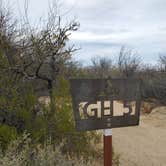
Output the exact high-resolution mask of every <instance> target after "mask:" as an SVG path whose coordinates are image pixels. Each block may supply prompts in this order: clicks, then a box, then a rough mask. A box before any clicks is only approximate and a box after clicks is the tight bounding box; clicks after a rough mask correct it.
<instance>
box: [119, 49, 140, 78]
mask: <svg viewBox="0 0 166 166" xmlns="http://www.w3.org/2000/svg"><path fill="white" fill-rule="evenodd" d="M140 64H141V60H140V58H139V57H138V55H137V54H135V53H133V51H132V50H129V49H126V48H125V47H122V48H121V50H120V53H119V57H118V69H119V71H120V74H121V75H122V76H124V77H134V76H135V75H136V73H137V71H138V70H139V67H140Z"/></svg>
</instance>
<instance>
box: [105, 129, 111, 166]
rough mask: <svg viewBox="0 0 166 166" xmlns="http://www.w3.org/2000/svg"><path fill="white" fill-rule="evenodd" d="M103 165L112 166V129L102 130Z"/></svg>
mask: <svg viewBox="0 0 166 166" xmlns="http://www.w3.org/2000/svg"><path fill="white" fill-rule="evenodd" d="M104 166H112V129H105V130H104Z"/></svg>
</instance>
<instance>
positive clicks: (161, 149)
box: [113, 107, 166, 166]
mask: <svg viewBox="0 0 166 166" xmlns="http://www.w3.org/2000/svg"><path fill="white" fill-rule="evenodd" d="M113 147H114V150H115V152H116V153H119V154H120V162H121V166H166V108H163V107H162V108H157V109H155V110H153V112H152V113H151V114H150V115H146V116H145V115H141V120H140V125H139V126H138V127H127V128H119V129H113Z"/></svg>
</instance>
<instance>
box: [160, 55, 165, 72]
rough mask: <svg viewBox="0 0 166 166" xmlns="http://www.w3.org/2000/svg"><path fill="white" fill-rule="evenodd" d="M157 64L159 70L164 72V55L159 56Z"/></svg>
mask: <svg viewBox="0 0 166 166" xmlns="http://www.w3.org/2000/svg"><path fill="white" fill-rule="evenodd" d="M159 64H160V67H161V70H162V71H164V72H166V55H159Z"/></svg>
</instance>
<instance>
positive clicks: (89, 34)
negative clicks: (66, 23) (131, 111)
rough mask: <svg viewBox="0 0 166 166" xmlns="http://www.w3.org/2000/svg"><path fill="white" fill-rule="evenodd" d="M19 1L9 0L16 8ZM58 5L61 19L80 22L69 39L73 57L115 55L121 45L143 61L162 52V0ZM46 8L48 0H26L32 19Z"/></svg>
mask: <svg viewBox="0 0 166 166" xmlns="http://www.w3.org/2000/svg"><path fill="white" fill-rule="evenodd" d="M23 1H24V0H10V4H12V6H13V7H14V8H15V9H16V11H17V12H18V11H19V10H18V4H19V8H20V9H21V10H22V9H23ZM50 1H51V0H50ZM58 6H59V8H58V9H59V13H60V14H61V15H65V16H64V19H66V20H70V19H72V18H76V20H78V21H79V22H80V25H81V26H80V29H79V30H78V31H77V32H75V33H74V34H72V36H71V40H72V42H73V43H75V45H76V46H77V47H79V48H81V50H79V51H78V52H77V53H76V54H75V58H76V59H78V60H80V61H81V62H83V63H84V64H89V62H90V59H91V57H94V56H106V57H110V58H111V57H112V58H115V57H116V55H117V54H118V52H119V50H120V48H121V46H126V47H127V48H131V49H134V51H135V52H137V53H138V55H139V56H140V57H142V59H143V61H144V62H147V63H155V61H157V59H158V55H159V53H160V54H163V53H165V52H166V48H165V46H166V0H60V1H58ZM47 10H48V0H29V13H30V20H31V21H32V22H35V21H36V20H37V19H38V18H39V17H40V16H42V15H45V16H46V14H47Z"/></svg>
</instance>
